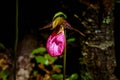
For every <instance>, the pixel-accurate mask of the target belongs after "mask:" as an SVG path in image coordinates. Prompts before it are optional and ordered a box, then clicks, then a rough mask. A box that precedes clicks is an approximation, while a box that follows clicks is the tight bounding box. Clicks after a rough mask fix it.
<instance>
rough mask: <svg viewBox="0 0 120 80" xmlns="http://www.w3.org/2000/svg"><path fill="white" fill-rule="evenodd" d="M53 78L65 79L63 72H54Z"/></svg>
mask: <svg viewBox="0 0 120 80" xmlns="http://www.w3.org/2000/svg"><path fill="white" fill-rule="evenodd" d="M52 78H54V79H55V80H63V74H53V75H52Z"/></svg>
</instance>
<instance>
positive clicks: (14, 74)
mask: <svg viewBox="0 0 120 80" xmlns="http://www.w3.org/2000/svg"><path fill="white" fill-rule="evenodd" d="M15 37H16V39H15V45H14V72H13V76H14V77H13V80H16V57H17V56H16V55H17V43H18V0H16V35H15Z"/></svg>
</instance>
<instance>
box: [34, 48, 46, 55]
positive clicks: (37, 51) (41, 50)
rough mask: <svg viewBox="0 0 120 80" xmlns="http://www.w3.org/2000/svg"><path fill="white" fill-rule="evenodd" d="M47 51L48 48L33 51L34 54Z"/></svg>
mask: <svg viewBox="0 0 120 80" xmlns="http://www.w3.org/2000/svg"><path fill="white" fill-rule="evenodd" d="M45 51H46V48H45V47H40V48H37V49H34V50H33V51H32V54H36V53H44V52H45Z"/></svg>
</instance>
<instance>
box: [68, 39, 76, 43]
mask: <svg viewBox="0 0 120 80" xmlns="http://www.w3.org/2000/svg"><path fill="white" fill-rule="evenodd" d="M71 42H75V38H69V39H67V43H71Z"/></svg>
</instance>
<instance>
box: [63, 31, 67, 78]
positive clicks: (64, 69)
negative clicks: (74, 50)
mask: <svg viewBox="0 0 120 80" xmlns="http://www.w3.org/2000/svg"><path fill="white" fill-rule="evenodd" d="M64 34H65V36H66V30H65V33H64ZM63 61H64V62H63V80H65V79H66V77H65V75H66V45H65V49H64V57H63Z"/></svg>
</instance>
